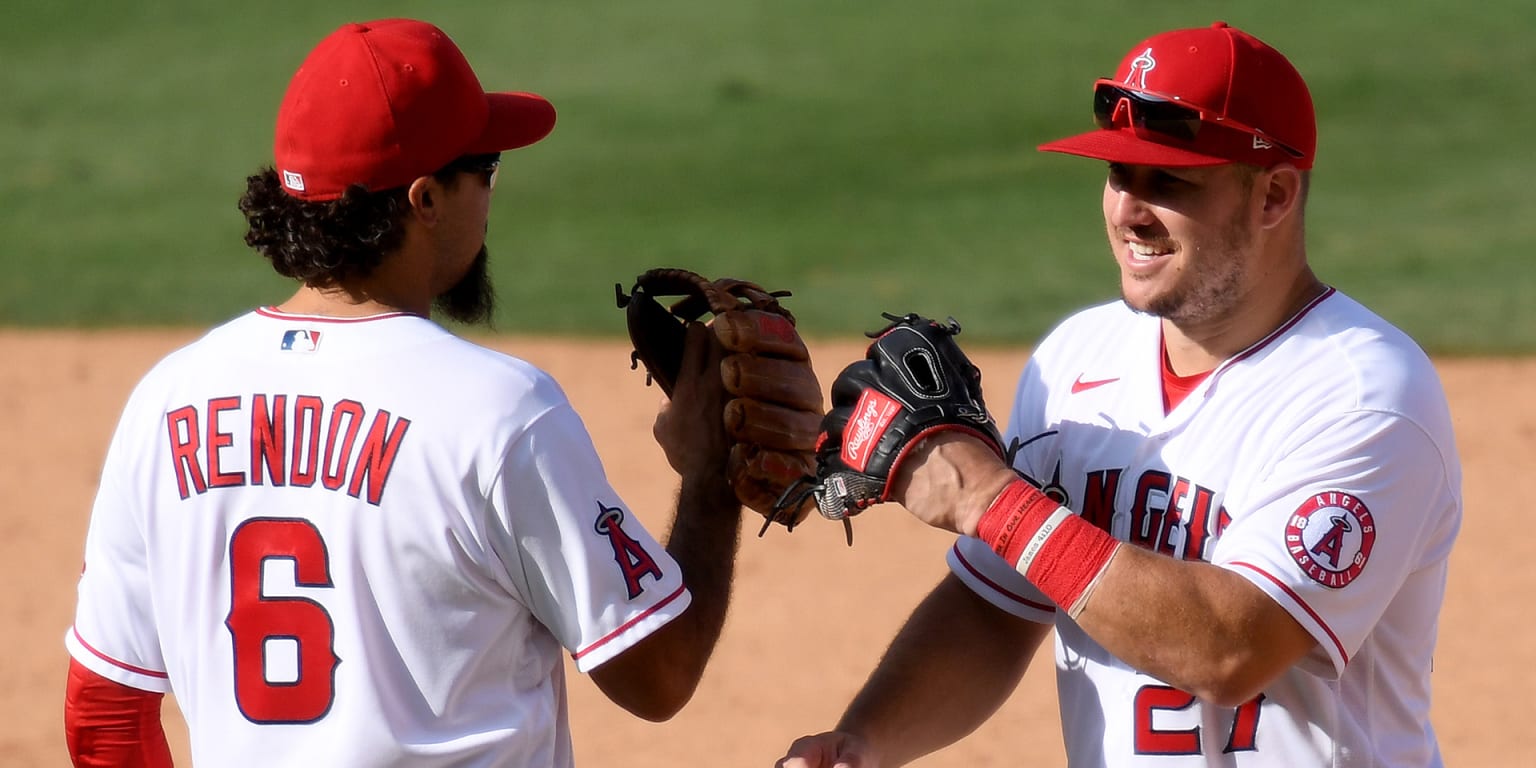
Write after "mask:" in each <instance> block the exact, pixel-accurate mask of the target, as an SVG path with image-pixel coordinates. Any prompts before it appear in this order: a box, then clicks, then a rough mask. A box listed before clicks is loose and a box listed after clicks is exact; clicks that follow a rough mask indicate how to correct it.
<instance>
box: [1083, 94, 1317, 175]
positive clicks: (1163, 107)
mask: <svg viewBox="0 0 1536 768" xmlns="http://www.w3.org/2000/svg"><path fill="white" fill-rule="evenodd" d="M1121 104H1126V105H1127V106H1128V109H1127V110H1126V111H1127V112H1128V113H1129V115H1128V117H1129V121H1130V125H1131V127H1132V128H1136V129H1138V130H1144V131H1149V132H1151V133H1156V134H1160V135H1163V136H1167V137H1170V138H1174V139H1178V140H1180V141H1194V140H1195V137H1196V136H1199V135H1200V127H1201V126H1202V125H1205V124H1207V123H1211V124H1217V125H1224V126H1226V127H1228V128H1233V129H1235V130H1239V131H1242V132H1243V133H1248V134H1252V135H1254V136H1257V137H1259V138H1262V139H1264V140H1265V141H1268V142H1270V143H1272V144H1274V145H1275V146H1277V147H1279V148H1280V149H1282V150H1284V151H1285V152H1286V154H1289V155H1290V156H1292V157H1304V156H1305V155H1303V154H1302V153H1301V152H1298V151H1296V150H1294V149H1292V148H1290V147H1288V146H1286V145H1284V144H1281V143H1280V142H1278V141H1275V140H1274V138H1273V137H1271V136H1269V135H1268V134H1266V133H1264V132H1263V131H1260V130H1258V129H1257V128H1250V127H1248V126H1246V125H1243V124H1242V123H1239V122H1237V121H1236V120H1232V119H1229V118H1225V117H1222V116H1219V115H1207V114H1206V113H1205V112H1204V111H1202V110H1200V109H1199V108H1197V107H1192V106H1190V105H1188V104H1185V103H1183V102H1180V101H1178V100H1176V99H1172V98H1167V97H1164V96H1159V95H1157V94H1155V93H1152V92H1150V91H1137V90H1132V89H1130V88H1126V87H1125V86H1123V85H1121V84H1120V83H1117V82H1115V81H1114V80H1099V81H1098V82H1096V83H1094V86H1093V122H1094V124H1095V125H1097V126H1098V127H1099V128H1101V129H1104V130H1110V129H1113V128H1114V127H1115V119H1116V118H1117V117H1118V113H1119V111H1120V105H1121Z"/></svg>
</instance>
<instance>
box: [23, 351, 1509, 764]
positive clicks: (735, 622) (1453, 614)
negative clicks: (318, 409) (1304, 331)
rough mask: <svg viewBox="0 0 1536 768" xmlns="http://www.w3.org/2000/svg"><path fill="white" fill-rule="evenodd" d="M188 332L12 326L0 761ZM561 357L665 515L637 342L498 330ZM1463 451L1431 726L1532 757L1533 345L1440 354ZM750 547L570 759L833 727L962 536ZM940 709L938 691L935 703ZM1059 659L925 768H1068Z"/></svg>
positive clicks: (42, 686)
mask: <svg viewBox="0 0 1536 768" xmlns="http://www.w3.org/2000/svg"><path fill="white" fill-rule="evenodd" d="M195 335H196V334H195V333H194V332H182V331H177V332H166V331H113V332H91V333H76V332H55V331H47V332H21V331H15V330H5V329H0V424H3V425H4V427H3V434H4V435H5V437H6V438H7V439H6V440H5V441H4V444H3V447H0V526H3V528H0V531H3V535H0V569H3V570H0V573H3V575H4V580H3V583H4V585H5V589H4V590H0V601H3V602H0V616H9V617H11V618H10V619H9V620H8V621H7V622H6V623H7V625H8V626H9V627H10V629H9V630H7V631H6V632H5V633H4V635H3V642H4V645H3V649H4V664H3V667H0V670H3V677H0V768H3V767H6V766H27V767H28V768H50V767H52V766H67V765H68V764H69V761H68V760H67V758H66V756H65V753H64V747H63V735H62V715H61V711H62V698H63V683H64V670H65V668H66V665H67V657H66V655H65V652H64V646H63V635H64V631H65V629H66V628H67V627H68V626H69V623H70V618H71V614H72V612H73V607H74V599H75V598H74V586H75V580H76V577H77V574H78V573H79V569H80V553H81V550H82V543H83V540H84V534H85V526H86V520H87V516H88V512H89V508H90V502H91V498H92V496H93V495H94V493H95V482H96V478H97V474H98V472H99V469H100V464H101V460H102V456H103V454H104V452H105V450H106V444H107V441H108V439H109V438H110V436H111V432H112V429H113V427H114V425H115V423H116V419H117V415H118V411H119V409H120V408H121V407H122V404H123V402H124V400H125V399H126V397H127V395H128V392H129V390H130V389H131V388H132V386H133V384H134V383H135V382H136V381H137V380H138V378H139V376H141V375H142V374H143V373H144V371H146V370H147V369H148V368H149V366H150V365H151V364H153V363H154V361H155V360H156V359H158V358H159V357H160V356H161V355H163V354H165V353H166V352H168V351H170V350H171V349H172V348H174V347H176V346H178V345H180V344H182V343H185V342H187V341H190V340H191V339H192V338H193V337H194V336H195ZM487 343H489V344H491V345H492V346H495V347H497V348H500V349H503V350H506V351H508V352H511V353H513V354H517V355H519V356H521V357H524V358H526V359H528V360H531V361H533V362H534V363H536V364H538V365H540V366H542V367H544V368H545V369H546V370H548V371H550V372H551V373H553V374H554V375H555V376H556V378H558V379H559V380H560V381H561V383H562V384H563V385H564V386H565V387H566V390H567V392H568V394H569V395H570V397H571V399H572V401H573V402H574V403H575V405H576V408H577V410H578V411H580V412H581V414H582V415H583V417H584V419H585V420H586V422H587V425H588V427H589V428H590V429H591V431H592V433H593V436H594V438H595V440H596V442H597V445H598V449H599V452H600V453H601V454H602V456H603V460H604V461H605V463H606V464H607V467H608V470H609V472H610V474H611V479H612V480H613V483H614V485H615V487H617V488H618V489H619V490H620V492H622V493H623V494H624V495H625V498H626V500H627V501H628V502H629V503H630V505H631V506H633V507H634V508H635V509H636V511H637V513H638V514H640V515H641V516H642V517H643V518H645V519H646V521H647V523H648V524H649V525H650V526H651V527H652V529H653V530H657V531H658V532H659V531H664V530H665V521H666V517H667V515H666V513H665V510H666V508H667V507H668V504H669V501H670V497H671V493H672V482H673V480H672V478H673V475H672V473H671V470H670V469H668V468H667V465H666V462H665V460H664V459H663V458H662V456H661V453H660V451H659V450H657V449H656V448H655V447H654V444H653V443H652V442H651V438H650V425H651V420H652V416H653V414H654V411H655V406H656V403H657V399H658V398H659V394H658V391H657V390H655V389H654V388H652V389H647V388H644V387H642V386H641V383H640V382H641V378H642V377H641V375H640V374H639V373H634V372H631V371H629V370H628V347H627V346H625V345H622V344H620V343H617V342H602V343H597V342H583V343H580V344H573V343H569V342H561V341H547V340H539V339H528V338H516V337H498V338H495V339H490V340H487ZM813 353H814V355H815V357H816V359H817V361H818V365H819V366H820V368H821V370H820V373H821V376H822V377H823V378H822V380H823V382H828V381H830V380H831V378H832V376H833V375H834V374H835V372H836V370H837V369H838V368H839V367H840V366H841V365H842V363H844V362H846V361H848V360H850V359H852V358H853V357H854V356H856V355H857V354H860V353H861V347H860V346H859V345H858V343H857V342H856V341H850V342H848V343H838V344H815V345H813ZM1025 354H1026V353H1025V352H1024V351H1022V350H1019V351H1008V350H1002V351H998V350H992V351H981V352H978V353H977V354H975V355H974V356H975V358H976V360H977V363H978V364H979V365H980V366H981V367H982V370H983V371H984V374H985V378H986V380H987V382H988V383H989V385H990V388H991V389H992V390H993V391H997V392H1003V391H1007V388H1009V387H1011V385H1012V382H1013V380H1014V379H1015V378H1016V376H1017V374H1018V371H1019V370H1020V368H1021V367H1022V366H1023V364H1024V360H1025ZM1440 371H1441V375H1442V377H1443V378H1444V380H1445V384H1446V387H1447V389H1448V390H1449V392H1450V395H1451V407H1452V411H1453V414H1454V416H1455V419H1456V429H1457V439H1458V441H1459V444H1460V447H1461V455H1462V459H1463V463H1464V471H1465V474H1464V480H1465V489H1466V509H1467V511H1466V519H1465V524H1464V526H1463V528H1462V535H1461V540H1460V542H1459V543H1458V545H1457V549H1456V551H1455V553H1454V555H1453V556H1452V570H1451V576H1450V591H1449V594H1448V596H1447V599H1446V606H1445V610H1444V613H1443V615H1442V622H1441V630H1440V649H1439V653H1438V654H1437V658H1436V665H1435V671H1434V684H1435V689H1436V690H1435V693H1436V701H1435V710H1434V719H1435V727H1436V728H1437V730H1438V731H1439V733H1440V737H1441V744H1442V747H1443V749H1444V753H1445V757H1446V763H1447V764H1448V765H1454V766H1467V767H1473V768H1475V767H1478V766H1505V765H1531V764H1533V760H1536V747H1533V745H1532V744H1533V743H1532V740H1531V739H1530V738H1529V736H1528V735H1527V734H1525V733H1524V729H1525V728H1527V727H1530V726H1529V724H1528V720H1529V717H1528V710H1527V707H1526V706H1524V702H1525V698H1524V694H1522V693H1521V691H1522V690H1523V689H1524V686H1525V685H1528V684H1532V683H1536V671H1533V669H1536V640H1533V639H1532V636H1533V621H1536V620H1533V619H1532V618H1530V617H1529V616H1528V615H1524V614H1528V613H1529V606H1531V605H1532V597H1531V596H1532V594H1533V592H1536V545H1533V543H1532V541H1533V538H1532V536H1531V534H1530V533H1529V531H1528V529H1522V528H1519V527H1517V526H1518V525H1519V523H1518V521H1519V520H1522V519H1524V518H1525V517H1526V516H1527V515H1528V514H1529V512H1527V510H1526V509H1524V505H1525V504H1527V503H1529V502H1528V494H1525V493H1522V492H1519V491H1518V488H1519V487H1522V486H1520V485H1519V483H1520V482H1521V480H1520V478H1523V477H1529V473H1530V472H1531V467H1532V461H1533V459H1536V395H1533V385H1532V382H1533V381H1536V360H1518V361H1509V360H1502V361H1477V360H1445V361H1441V362H1440ZM755 533H756V525H751V530H750V531H749V532H748V533H747V535H746V538H745V540H744V541H743V544H742V551H741V559H740V567H739V576H738V579H737V584H736V591H735V601H734V603H733V605H732V609H731V613H730V616H729V618H728V619H727V623H726V628H725V635H724V637H723V638H722V640H721V643H720V647H719V650H718V651H717V653H716V654H715V658H714V660H713V661H712V663H711V667H710V669H709V671H708V673H707V674H706V677H705V681H704V683H703V686H702V687H701V689H700V690H699V693H698V695H697V696H696V697H695V699H694V700H693V702H692V703H691V704H690V705H689V706H688V708H687V709H686V710H684V711H683V713H682V714H680V715H678V716H677V717H676V718H674V719H673V720H672V721H670V722H668V723H664V724H650V723H645V722H641V721H638V720H635V719H633V718H631V717H629V716H627V715H625V714H624V713H623V712H622V711H621V710H619V709H618V708H617V707H615V706H613V705H611V704H609V703H608V702H607V700H606V699H603V698H602V696H601V694H600V693H599V692H598V691H597V689H596V687H595V686H593V685H592V684H591V683H590V681H588V680H586V679H585V678H582V677H580V676H575V675H574V674H573V677H572V680H571V709H572V720H573V728H574V730H575V738H576V755H577V758H578V762H579V763H581V764H583V765H586V766H620V765H622V766H625V767H626V768H648V767H650V766H677V765H701V764H703V765H719V766H769V765H772V763H773V760H774V759H775V758H777V757H778V756H779V755H780V754H781V753H782V751H783V749H784V747H785V746H786V745H787V744H788V743H789V741H790V740H791V739H793V738H794V737H796V736H798V735H801V734H803V733H807V732H811V731H816V730H821V729H823V728H824V727H827V726H829V725H830V724H831V723H832V722H833V721H834V720H835V719H836V718H837V716H838V714H839V713H840V712H841V709H842V706H843V705H844V704H845V703H846V702H847V700H848V698H849V696H850V695H851V694H852V692H853V691H854V690H855V689H856V688H857V687H858V686H859V684H860V683H861V682H862V681H863V679H864V676H865V675H866V674H867V673H868V671H869V669H870V667H871V666H872V664H873V663H874V660H875V658H876V657H877V656H878V655H879V653H880V652H881V651H882V650H883V648H884V644H885V642H886V641H887V640H888V639H889V638H890V637H891V635H892V634H893V632H894V631H895V629H896V628H897V626H898V625H899V624H900V623H901V621H902V620H903V619H904V618H905V617H906V615H907V612H908V610H909V609H910V608H911V606H912V605H913V604H915V602H916V601H917V600H918V599H919V598H920V596H921V595H922V594H923V593H924V592H925V591H926V590H927V589H928V588H929V587H931V586H932V584H933V583H934V582H935V581H936V580H937V579H938V578H939V577H940V576H941V575H942V574H943V573H944V564H943V551H944V549H945V548H946V547H947V546H948V545H949V542H950V537H949V536H948V535H946V534H942V533H939V532H936V531H932V530H929V529H927V528H924V527H923V526H921V525H919V524H917V523H915V522H913V521H912V520H911V518H909V517H908V516H907V515H905V514H904V513H901V512H900V511H899V510H897V509H890V510H885V511H882V510H878V509H877V510H874V511H872V512H871V513H870V514H869V515H867V516H865V517H862V518H860V519H859V521H858V525H857V538H856V545H855V546H854V547H853V548H852V549H849V548H847V547H846V546H844V544H843V534H842V530H841V527H840V526H837V525H835V524H832V523H827V522H825V521H821V520H817V519H812V520H810V521H808V522H807V524H806V525H805V526H804V527H802V528H801V529H799V530H797V531H795V532H794V533H793V534H786V533H785V532H784V531H783V530H782V529H777V528H776V529H775V530H772V531H769V532H768V535H767V536H765V537H764V538H761V539H758V538H755V537H753V534H755ZM935 706H941V704H940V703H939V702H935ZM167 712H168V715H167V718H166V720H167V722H168V724H169V728H168V730H169V732H170V734H171V739H172V744H173V750H174V751H175V754H176V756H177V764H178V765H183V766H185V765H190V761H189V760H188V759H187V757H186V754H187V753H186V749H185V743H186V739H185V732H184V729H183V728H182V726H181V721H180V719H179V714H178V713H177V712H176V711H175V709H174V707H173V706H168V707H167ZM1058 725H1059V723H1058V720H1057V716H1056V714H1055V705H1054V692H1053V690H1052V677H1051V673H1050V663H1049V658H1048V656H1047V657H1042V658H1041V659H1039V660H1037V662H1036V664H1035V668H1034V669H1033V670H1032V671H1031V672H1030V674H1029V675H1028V677H1027V678H1026V679H1025V681H1024V683H1023V685H1021V686H1020V688H1019V690H1018V692H1017V693H1016V694H1015V695H1014V696H1013V698H1012V699H1011V700H1010V701H1009V702H1008V703H1007V704H1006V705H1005V706H1004V708H1003V709H1002V711H1001V712H999V713H998V714H997V715H996V716H995V717H994V718H993V719H992V720H991V721H990V722H988V723H987V724H986V725H985V726H983V727H982V728H981V729H980V730H978V731H977V732H976V733H974V734H972V735H971V737H970V738H969V739H967V740H965V741H963V742H962V743H960V744H958V745H956V746H954V747H951V748H950V749H948V750H945V751H942V752H940V753H938V754H935V755H933V756H930V757H929V758H928V759H927V760H925V761H920V763H919V764H920V765H925V766H954V767H956V768H958V767H960V766H966V767H968V768H969V767H980V766H1004V765H1008V766H1013V765H1022V764H1029V765H1033V766H1047V767H1048V766H1062V765H1064V764H1065V758H1064V756H1063V754H1062V748H1061V737H1060V734H1059V731H1058Z"/></svg>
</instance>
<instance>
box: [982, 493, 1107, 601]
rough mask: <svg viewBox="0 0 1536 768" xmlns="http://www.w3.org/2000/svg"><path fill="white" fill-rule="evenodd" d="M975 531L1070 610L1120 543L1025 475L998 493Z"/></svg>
mask: <svg viewBox="0 0 1536 768" xmlns="http://www.w3.org/2000/svg"><path fill="white" fill-rule="evenodd" d="M976 536H977V538H979V539H981V540H982V541H984V542H986V543H987V545H988V546H990V547H992V551H994V552H996V553H997V554H998V555H1000V556H1001V557H1002V558H1003V559H1004V560H1007V561H1008V563H1009V564H1010V565H1012V566H1013V567H1014V568H1016V569H1018V571H1019V573H1022V574H1024V577H1025V578H1027V579H1029V580H1030V582H1031V583H1032V584H1034V585H1035V586H1036V587H1037V588H1039V590H1040V591H1041V592H1044V593H1045V596H1046V597H1049V598H1051V600H1052V601H1053V602H1055V603H1056V604H1057V605H1059V606H1061V607H1062V608H1064V609H1066V610H1067V612H1068V613H1069V614H1071V615H1073V616H1076V615H1077V612H1078V611H1079V610H1081V606H1079V605H1078V602H1079V601H1080V600H1082V598H1083V597H1084V595H1085V593H1086V592H1087V591H1088V589H1089V587H1091V586H1092V585H1093V583H1094V582H1095V581H1097V580H1098V578H1099V575H1100V574H1102V573H1103V572H1104V569H1105V568H1106V567H1108V566H1109V561H1110V558H1112V557H1114V554H1115V551H1116V550H1117V549H1118V548H1119V547H1120V542H1118V541H1116V540H1115V538H1114V537H1113V536H1110V535H1109V534H1108V533H1105V532H1104V531H1102V530H1099V529H1098V528H1095V527H1093V524H1092V523H1089V522H1088V521H1087V520H1084V519H1082V518H1081V517H1078V516H1077V515H1075V514H1073V513H1072V510H1070V509H1067V508H1066V507H1063V506H1061V505H1060V504H1058V503H1056V502H1055V501H1052V500H1051V499H1050V497H1048V496H1046V495H1045V494H1043V493H1041V492H1040V491H1039V489H1037V488H1035V487H1034V486H1033V485H1030V484H1029V483H1028V482H1026V481H1024V480H1015V481H1014V482H1013V483H1011V484H1009V486H1008V487H1007V488H1004V489H1003V492H1002V493H1000V494H998V496H997V498H996V499H994V500H993V502H992V505H991V506H989V507H987V511H986V512H985V513H983V514H982V516H981V520H980V521H978V522H977V524H976Z"/></svg>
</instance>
